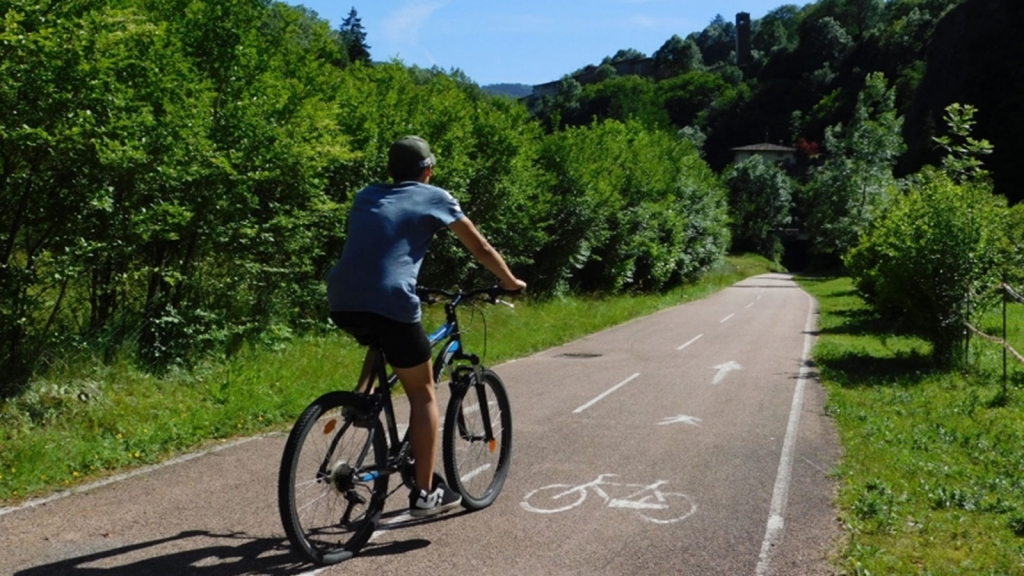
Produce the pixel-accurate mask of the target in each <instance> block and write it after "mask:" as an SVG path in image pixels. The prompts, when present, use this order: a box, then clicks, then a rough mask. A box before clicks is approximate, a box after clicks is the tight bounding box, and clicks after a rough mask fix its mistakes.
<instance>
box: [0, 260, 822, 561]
mask: <svg viewBox="0 0 1024 576" xmlns="http://www.w3.org/2000/svg"><path fill="white" fill-rule="evenodd" d="M815 320H816V310H815V305H814V302H813V300H812V299H811V298H810V297H809V296H808V295H807V294H806V293H805V292H804V291H803V290H801V289H800V288H799V287H798V286H797V284H796V283H795V282H793V280H792V279H791V277H789V276H787V275H781V274H769V275H762V276H757V277H754V278H749V279H747V280H745V281H742V282H739V283H737V284H736V285H734V286H732V287H730V288H727V289H725V290H723V291H721V292H719V293H717V294H715V295H713V296H711V297H708V298H705V299H702V300H700V301H697V302H691V303H688V304H684V305H681V306H677V307H674V308H671V309H668V310H664V311H661V312H659V313H657V314H654V315H651V316H647V317H645V318H641V319H637V320H634V321H631V322H628V323H626V324H623V325H620V326H617V327H615V328H612V329H608V330H604V331H602V332H599V333H596V334H592V335H590V336H587V337H585V338H582V339H580V340H577V341H575V342H572V343H569V344H566V345H564V346H560V347H557V348H553V349H550V350H546V351H544V352H542V353H539V354H536V355H534V356H531V357H528V358H523V359H519V360H516V361H513V362H509V363H506V364H502V365H499V366H494V367H493V368H494V369H495V371H496V372H497V373H498V374H499V375H500V376H501V377H502V379H503V380H504V381H505V383H506V386H507V387H508V389H509V394H510V397H511V402H512V413H513V430H514V432H513V459H512V466H511V471H510V474H509V477H508V479H507V481H506V483H505V487H504V489H503V491H502V494H501V495H500V496H499V498H498V499H497V501H496V502H495V503H494V504H493V505H492V506H491V507H490V508H488V509H485V510H483V511H480V512H476V513H472V514H469V513H461V512H460V513H453V514H448V515H445V516H442V517H440V518H436V519H430V520H426V521H413V520H412V519H411V518H409V517H408V515H406V514H405V513H404V510H403V508H404V507H405V506H406V505H407V491H406V489H405V488H403V487H400V486H399V485H400V482H399V481H397V479H393V481H392V482H391V487H392V490H395V492H394V493H393V496H392V497H391V498H390V499H389V501H388V506H387V511H386V513H385V517H384V519H383V522H382V525H381V528H380V530H378V533H377V534H375V536H374V537H373V539H372V540H371V542H370V543H369V545H368V546H367V547H366V548H365V549H364V551H363V553H362V554H361V555H360V556H357V557H356V558H354V559H352V560H350V561H348V562H344V563H342V564H339V565H336V566H331V567H326V568H317V567H315V566H310V565H308V564H303V563H302V562H301V561H300V560H299V559H298V558H297V557H296V556H294V555H292V554H291V553H290V552H289V550H288V547H287V543H286V542H285V540H284V532H283V529H282V528H281V526H280V520H279V518H278V516H277V505H276V478H277V467H278V464H279V461H280V456H281V451H282V450H283V446H284V440H285V437H284V435H283V434H273V435H267V436H260V437H256V438H249V439H243V440H241V441H236V442H234V443H225V444H222V445H219V446H217V447H216V448H215V449H213V450H211V451H207V452H203V453H198V454H195V455H189V456H186V457H183V458H181V459H179V461H176V462H175V463H173V464H171V465H168V466H160V467H154V468H152V469H147V470H144V471H142V472H141V473H139V472H136V473H134V474H133V475H131V476H129V477H127V478H123V479H118V480H116V481H113V482H109V483H107V484H105V485H102V486H95V487H91V488H89V489H87V490H83V491H80V492H78V493H74V494H71V495H68V496H65V497H58V498H54V499H50V500H48V501H35V502H31V503H28V504H29V505H27V506H20V507H16V508H7V509H0V544H2V547H0V574H18V575H43V574H46V575H50V574H74V575H78V574H104V575H115V576H118V575H121V574H125V575H128V574H157V575H163V574H168V575H170V574H199V575H213V576H221V575H223V576H234V575H239V574H282V575H285V574H314V573H315V574H403V575H409V574H413V575H415V574H595V575H600V574H608V575H613V574H614V575H619V574H695V575H697V574H729V575H754V576H764V575H769V574H780V575H781V574H800V575H804V574H811V575H814V574H830V573H831V570H830V568H829V565H828V563H827V560H826V557H827V555H828V554H829V552H830V551H831V550H832V549H833V548H834V545H835V539H836V537H837V535H838V527H837V525H836V522H835V514H834V511H833V509H832V497H833V490H834V487H833V485H832V483H831V482H830V481H829V479H828V472H829V470H830V469H831V468H832V467H833V465H834V464H835V462H836V460H837V458H838V456H839V449H838V444H837V440H836V437H835V432H834V430H833V429H832V426H831V423H830V421H829V419H828V418H827V416H826V415H825V414H824V410H823V405H824V399H825V396H824V392H823V390H822V389H821V386H820V384H819V383H818V382H817V380H816V379H815V374H814V372H813V369H812V368H811V367H810V366H808V365H806V364H805V358H806V356H807V354H808V352H809V347H810V345H811V344H812V343H813V335H814V329H815V328H814V327H815ZM490 337H491V338H500V337H501V335H500V334H491V335H490ZM439 393H440V394H439V396H440V397H439V401H440V403H441V412H442V415H443V412H444V406H445V403H446V401H447V394H446V393H445V392H444V387H443V386H442V387H441V388H440V389H439ZM310 400H312V398H311V399H310ZM396 408H397V409H399V410H400V413H404V412H405V408H406V403H405V402H404V401H403V400H399V401H398V402H397V403H396ZM438 469H439V470H440V469H441V467H440V463H438Z"/></svg>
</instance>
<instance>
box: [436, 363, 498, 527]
mask: <svg viewBox="0 0 1024 576" xmlns="http://www.w3.org/2000/svg"><path fill="white" fill-rule="evenodd" d="M482 374H483V380H482V382H481V383H479V384H477V383H476V377H475V375H474V374H473V373H472V372H467V373H466V374H465V378H468V379H469V380H468V381H469V382H470V384H468V385H467V384H456V385H455V386H453V388H452V397H451V399H450V400H449V401H448V409H447V411H446V413H445V422H444V434H443V442H444V445H443V451H442V453H443V456H444V469H445V475H446V476H447V477H448V483H449V485H451V486H453V487H454V488H455V489H456V490H458V491H459V493H460V494H461V495H462V505H463V507H465V508H467V509H469V510H479V509H481V508H484V507H487V506H489V505H490V504H491V503H492V502H493V501H494V499H495V498H497V497H498V494H499V493H500V492H501V487H502V485H504V483H505V477H506V476H507V475H508V466H509V461H510V459H511V457H512V412H511V410H510V406H509V400H508V395H507V394H506V392H505V386H504V384H503V383H502V381H501V379H500V378H498V375H497V374H495V373H494V372H491V371H490V370H484V371H483V373H482ZM483 405H485V406H486V409H482V407H481V406H483ZM485 414H486V415H487V417H488V419H489V420H490V427H491V432H492V437H491V438H487V437H486V434H485V426H484V415H485Z"/></svg>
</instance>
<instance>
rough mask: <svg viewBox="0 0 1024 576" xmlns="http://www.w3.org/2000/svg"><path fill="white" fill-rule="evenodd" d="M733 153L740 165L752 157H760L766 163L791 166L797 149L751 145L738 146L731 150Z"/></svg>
mask: <svg viewBox="0 0 1024 576" xmlns="http://www.w3.org/2000/svg"><path fill="white" fill-rule="evenodd" d="M730 150H732V153H733V160H734V161H735V162H736V163H737V164H739V163H740V162H743V161H744V160H746V159H747V158H750V157H751V156H755V155H756V156H760V157H761V159H762V160H764V161H765V162H773V163H776V164H789V163H791V162H793V160H794V159H795V158H796V148H791V147H789V146H782V145H780V144H769V143H768V142H763V143H761V144H750V145H748V146H737V147H736V148H730Z"/></svg>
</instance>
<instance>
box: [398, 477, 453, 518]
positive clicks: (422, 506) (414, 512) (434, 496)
mask: <svg viewBox="0 0 1024 576" xmlns="http://www.w3.org/2000/svg"><path fill="white" fill-rule="evenodd" d="M459 504H462V496H460V495H459V494H458V493H457V492H455V491H454V490H452V489H451V488H449V487H448V485H447V484H445V483H444V480H442V479H441V478H440V477H438V476H437V475H435V476H434V489H433V490H431V491H430V492H427V491H426V490H422V489H416V490H412V491H411V492H409V515H410V516H412V517H413V518H426V517H427V516H433V515H435V514H440V513H442V512H447V511H449V510H451V509H452V508H455V507H456V506H458V505H459Z"/></svg>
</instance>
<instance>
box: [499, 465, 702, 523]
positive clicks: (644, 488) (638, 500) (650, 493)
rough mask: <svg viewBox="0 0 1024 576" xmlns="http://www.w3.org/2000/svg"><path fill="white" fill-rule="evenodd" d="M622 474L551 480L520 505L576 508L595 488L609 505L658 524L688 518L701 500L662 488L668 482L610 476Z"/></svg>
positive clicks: (544, 510)
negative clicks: (564, 481)
mask: <svg viewBox="0 0 1024 576" xmlns="http://www.w3.org/2000/svg"><path fill="white" fill-rule="evenodd" d="M616 476H618V474H601V475H600V476H598V477H597V479H596V480H594V481H593V482H588V483H586V484H580V485H579V486H572V485H570V484H551V485H550V486H544V487H543V488H537V489H536V490H534V491H532V492H530V493H528V494H527V495H526V496H525V497H523V501H522V502H520V503H519V504H520V506H522V507H523V510H526V511H527V512H536V513H538V514H554V513H556V512H565V511H566V510H569V509H570V508H575V507H577V506H579V505H580V504H583V501H584V500H586V498H587V493H589V492H593V493H594V494H597V495H598V496H599V497H601V498H602V499H603V500H604V503H605V505H606V506H607V507H608V508H625V509H628V510H633V511H635V512H636V513H637V514H639V515H640V517H641V518H643V519H644V520H648V521H651V522H654V523H657V524H671V523H673V522H679V521H680V520H685V519H687V518H689V517H690V516H691V515H693V513H694V512H696V511H697V504H696V503H694V501H693V499H692V498H690V497H689V496H687V495H686V494H680V493H679V492H662V491H661V487H662V486H664V485H666V484H668V482H666V481H664V480H658V481H657V482H654V483H653V484H626V483H622V482H612V481H610V480H608V479H609V478H613V477H616ZM606 489H610V490H611V491H613V492H620V493H621V492H623V491H625V490H629V491H631V493H630V494H629V495H627V496H625V497H622V498H614V497H612V496H611V495H610V494H609V493H608V490H606Z"/></svg>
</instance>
